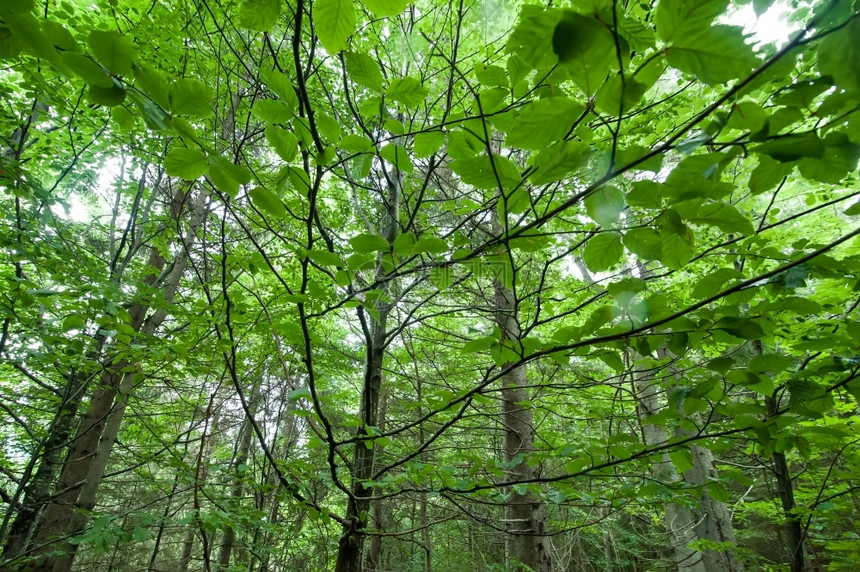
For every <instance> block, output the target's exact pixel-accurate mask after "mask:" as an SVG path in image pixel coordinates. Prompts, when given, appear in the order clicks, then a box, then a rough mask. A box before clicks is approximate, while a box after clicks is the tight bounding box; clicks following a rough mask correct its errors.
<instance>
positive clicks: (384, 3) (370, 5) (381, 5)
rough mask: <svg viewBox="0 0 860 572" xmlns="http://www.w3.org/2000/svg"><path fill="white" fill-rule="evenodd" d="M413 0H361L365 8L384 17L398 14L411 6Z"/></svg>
mask: <svg viewBox="0 0 860 572" xmlns="http://www.w3.org/2000/svg"><path fill="white" fill-rule="evenodd" d="M410 1H411V0H361V3H362V4H364V6H365V8H367V9H368V10H370V11H371V12H373V14H374V15H376V16H379V17H381V18H384V17H385V16H396V15H397V14H400V13H401V12H403V11H404V10H406V7H407V6H409V3H410Z"/></svg>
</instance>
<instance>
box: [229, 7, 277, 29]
mask: <svg viewBox="0 0 860 572" xmlns="http://www.w3.org/2000/svg"><path fill="white" fill-rule="evenodd" d="M282 4H283V2H282V1H281V0H242V7H241V8H239V25H240V26H242V27H243V28H250V29H251V30H257V31H258V32H268V31H269V30H271V29H272V27H273V26H274V25H275V24H276V23H277V22H278V18H279V17H280V15H281V5H282Z"/></svg>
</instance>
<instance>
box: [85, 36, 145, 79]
mask: <svg viewBox="0 0 860 572" xmlns="http://www.w3.org/2000/svg"><path fill="white" fill-rule="evenodd" d="M87 44H88V45H89V47H90V50H92V52H93V55H94V56H95V57H96V60H98V62H99V63H100V64H101V65H103V66H104V67H105V68H107V70H108V71H109V72H110V73H112V74H113V75H125V76H130V75H131V74H132V64H133V63H134V57H135V53H134V47H133V46H132V44H131V40H129V39H128V38H127V37H125V36H123V35H122V34H119V33H118V32H103V31H100V30H93V31H92V32H90V36H89V38H88V40H87Z"/></svg>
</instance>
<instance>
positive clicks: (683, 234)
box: [659, 209, 696, 270]
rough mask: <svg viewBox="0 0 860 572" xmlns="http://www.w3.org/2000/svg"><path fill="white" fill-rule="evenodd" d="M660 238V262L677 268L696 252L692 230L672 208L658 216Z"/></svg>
mask: <svg viewBox="0 0 860 572" xmlns="http://www.w3.org/2000/svg"><path fill="white" fill-rule="evenodd" d="M659 222H660V238H661V240H662V241H663V251H662V254H661V256H660V262H662V263H663V264H665V265H666V267H668V268H671V269H673V270H677V269H679V268H681V267H682V266H684V265H685V264H687V263H688V262H689V261H690V260H691V259H692V258H693V256H695V254H696V250H695V247H694V237H693V231H691V230H690V229H689V227H687V225H685V224H684V223H683V221H682V220H681V217H680V215H679V214H678V213H677V211H675V210H674V209H668V210H666V211H665V212H664V213H663V214H662V215H661V216H660V218H659Z"/></svg>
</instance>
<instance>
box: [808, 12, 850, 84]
mask: <svg viewBox="0 0 860 572" xmlns="http://www.w3.org/2000/svg"><path fill="white" fill-rule="evenodd" d="M857 38H860V18H857V17H856V15H855V16H854V17H853V18H852V19H851V21H850V22H848V24H847V25H845V26H843V27H842V28H841V29H839V30H837V31H835V32H833V33H832V34H828V35H827V36H825V37H824V39H822V40H821V43H819V44H818V69H820V70H821V73H822V74H825V75H830V76H832V77H833V79H834V80H835V81H836V84H837V85H838V86H839V87H840V88H842V89H848V90H851V91H853V92H854V93H855V95H860V42H858V41H857Z"/></svg>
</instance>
